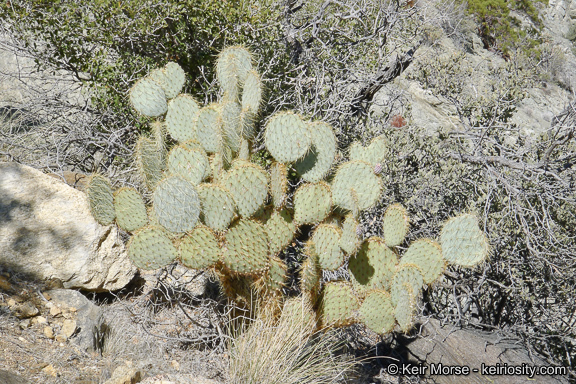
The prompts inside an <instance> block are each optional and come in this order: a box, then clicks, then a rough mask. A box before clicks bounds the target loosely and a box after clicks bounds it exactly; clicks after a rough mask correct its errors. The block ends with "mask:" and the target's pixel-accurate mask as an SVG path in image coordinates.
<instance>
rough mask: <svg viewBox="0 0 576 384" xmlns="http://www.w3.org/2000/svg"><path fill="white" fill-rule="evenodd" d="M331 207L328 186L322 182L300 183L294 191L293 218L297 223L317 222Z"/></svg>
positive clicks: (326, 214)
mask: <svg viewBox="0 0 576 384" xmlns="http://www.w3.org/2000/svg"><path fill="white" fill-rule="evenodd" d="M331 208H332V194H331V192H330V186H329V185H328V184H326V183H324V182H321V183H315V184H311V183H306V184H302V185H301V186H300V187H298V189H297V190H296V193H294V220H296V222H297V223H299V224H317V223H319V222H321V221H322V220H324V219H325V218H326V217H327V216H328V214H329V213H330V209H331Z"/></svg>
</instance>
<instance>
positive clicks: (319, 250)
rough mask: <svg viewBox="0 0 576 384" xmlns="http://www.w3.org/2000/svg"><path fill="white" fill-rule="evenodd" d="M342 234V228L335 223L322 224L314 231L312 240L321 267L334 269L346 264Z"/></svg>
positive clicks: (329, 269)
mask: <svg viewBox="0 0 576 384" xmlns="http://www.w3.org/2000/svg"><path fill="white" fill-rule="evenodd" d="M340 236H341V233H340V229H339V228H338V227H337V226H335V225H328V224H320V225H319V226H318V227H317V228H316V230H315V231H314V234H313V235H312V241H313V242H314V250H315V251H316V255H318V264H319V266H320V268H321V269H326V270H328V271H334V270H336V269H338V268H340V267H341V266H342V264H344V253H343V252H342V249H340Z"/></svg>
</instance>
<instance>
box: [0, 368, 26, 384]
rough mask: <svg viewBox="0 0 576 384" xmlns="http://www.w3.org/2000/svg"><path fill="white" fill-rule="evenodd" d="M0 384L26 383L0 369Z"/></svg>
mask: <svg viewBox="0 0 576 384" xmlns="http://www.w3.org/2000/svg"><path fill="white" fill-rule="evenodd" d="M0 384H28V382H27V381H26V380H24V379H23V378H21V377H20V376H18V375H17V374H15V373H12V372H9V371H4V370H2V369H0Z"/></svg>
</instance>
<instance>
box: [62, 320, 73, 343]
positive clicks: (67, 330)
mask: <svg viewBox="0 0 576 384" xmlns="http://www.w3.org/2000/svg"><path fill="white" fill-rule="evenodd" d="M74 332H76V320H64V324H63V325H62V334H63V335H64V336H66V338H67V339H69V338H71V337H72V335H73V334H74Z"/></svg>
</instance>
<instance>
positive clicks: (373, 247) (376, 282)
mask: <svg viewBox="0 0 576 384" xmlns="http://www.w3.org/2000/svg"><path fill="white" fill-rule="evenodd" d="M397 264H398V256H396V253H394V251H393V250H392V249H390V248H389V247H387V246H386V244H385V243H384V241H383V240H382V239H381V238H379V237H371V238H370V239H368V240H366V241H364V243H362V246H361V247H360V250H359V251H358V253H357V254H356V255H355V256H352V257H350V260H349V261H348V270H349V271H350V280H351V281H352V284H353V285H354V287H355V288H356V289H358V290H359V291H361V293H363V292H366V291H367V290H371V289H386V290H389V289H390V286H391V284H392V278H393V277H394V274H395V273H396V266H397Z"/></svg>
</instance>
